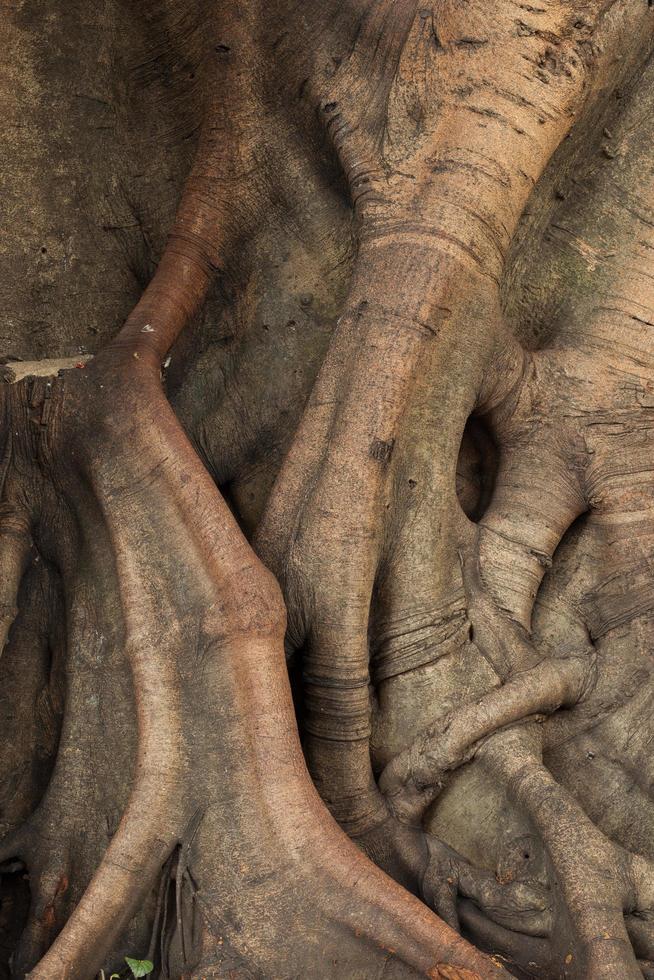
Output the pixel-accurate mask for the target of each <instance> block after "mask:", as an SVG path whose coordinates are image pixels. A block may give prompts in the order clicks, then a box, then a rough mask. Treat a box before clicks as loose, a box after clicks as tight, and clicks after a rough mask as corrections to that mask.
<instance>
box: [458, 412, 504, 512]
mask: <svg viewBox="0 0 654 980" xmlns="http://www.w3.org/2000/svg"><path fill="white" fill-rule="evenodd" d="M498 461H499V456H498V451H497V447H496V445H495V442H494V440H493V438H492V436H491V434H490V432H489V431H488V429H487V428H486V426H485V425H484V422H483V420H482V419H478V418H469V419H468V421H467V422H466V427H465V429H464V432H463V439H462V440H461V448H460V449H459V459H458V461H457V466H456V493H457V496H458V498H459V503H460V504H461V507H462V509H463V511H464V513H465V515H466V517H468V518H469V519H470V520H471V521H475V522H476V521H479V520H481V518H482V517H483V515H484V513H485V511H486V508H487V507H488V504H489V503H490V499H491V497H492V495H493V488H494V486H495V479H496V476H497V466H498Z"/></svg>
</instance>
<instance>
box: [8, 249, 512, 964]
mask: <svg viewBox="0 0 654 980" xmlns="http://www.w3.org/2000/svg"><path fill="white" fill-rule="evenodd" d="M168 261H170V260H168ZM177 261H179V260H177ZM181 261H182V263H184V262H185V261H188V260H186V259H182V260H181ZM189 267H190V268H191V270H192V271H193V268H194V267H193V264H192V261H191V262H190V266H189ZM169 271H170V265H169V264H168V263H167V262H165V263H162V266H160V272H159V277H158V279H156V280H155V282H154V283H153V287H152V290H151V292H150V293H149V294H146V297H145V298H144V303H143V305H142V307H141V308H140V309H138V310H137V311H136V312H135V315H134V318H133V319H132V321H130V322H129V323H128V324H127V325H126V328H125V331H124V332H123V334H122V335H121V337H120V338H119V341H118V343H117V344H116V346H115V347H114V348H112V349H109V350H107V351H106V352H105V353H104V354H102V355H100V356H99V357H97V358H95V359H94V360H93V361H91V362H89V363H88V364H87V365H86V366H85V367H84V368H82V369H80V370H73V371H69V372H65V373H63V374H62V375H60V376H59V377H57V378H55V379H45V380H40V379H26V380H25V381H22V382H19V383H17V384H15V385H12V386H8V387H5V389H4V391H3V396H4V411H5V418H6V419H7V420H8V421H9V423H10V426H11V431H12V432H14V433H17V434H18V442H16V441H14V443H13V447H14V453H15V454H16V457H15V458H14V459H13V460H12V462H11V466H10V471H11V473H12V474H13V475H14V476H15V484H14V486H17V487H18V492H17V493H16V494H14V495H13V496H12V495H11V494H10V495H9V497H8V500H7V505H8V506H9V507H10V506H12V505H13V504H14V497H15V498H16V500H18V501H19V502H20V501H25V500H26V501H28V505H29V507H28V510H27V513H26V517H27V518H28V523H27V525H26V527H29V531H30V535H31V536H32V537H33V538H34V540H35V542H36V544H37V547H38V548H39V550H40V551H42V552H43V554H44V555H46V556H47V558H48V560H49V561H50V562H52V563H53V564H54V565H56V566H57V567H58V568H59V569H60V570H61V574H62V578H63V583H64V592H65V596H66V606H67V610H68V616H69V636H68V642H69V652H68V657H69V658H71V660H70V667H69V680H68V690H67V696H66V712H65V719H64V724H63V729H62V736H61V744H60V749H59V753H58V757H57V763H56V766H55V772H54V774H53V777H52V780H51V782H50V785H49V788H48V791H47V793H46V796H45V797H44V799H43V800H42V801H41V803H40V805H39V807H38V808H37V810H36V811H35V812H34V814H33V815H32V817H31V818H30V819H29V820H28V821H27V822H26V823H25V824H24V825H22V826H21V827H20V828H19V829H18V830H17V831H16V833H15V834H13V835H10V837H9V838H8V839H7V840H6V841H5V842H4V844H3V846H2V853H1V854H0V858H1V859H2V860H6V859H9V858H14V857H19V858H21V859H22V860H24V861H25V863H26V864H27V866H28V868H29V869H30V871H31V872H32V905H31V911H30V918H29V922H28V925H27V928H26V931H25V933H24V941H23V944H22V946H21V949H20V950H19V953H18V958H17V963H18V964H19V969H20V970H25V969H29V968H30V967H31V972H30V976H33V977H35V978H36V977H38V978H44V980H45V978H48V980H51V978H52V977H60V976H61V977H64V976H65V977H66V978H67V980H70V978H80V980H82V978H88V977H89V976H91V975H92V974H93V973H94V972H95V971H96V970H97V969H98V968H99V967H100V966H102V965H107V963H106V957H108V956H110V955H112V953H113V951H114V950H115V949H116V947H117V944H118V945H119V944H120V941H121V934H122V933H124V930H125V929H126V928H128V926H129V925H130V920H132V927H134V928H135V931H133V932H132V933H131V935H132V938H133V939H134V940H136V939H139V941H140V942H141V943H143V942H144V939H145V933H144V928H145V927H146V925H147V922H146V923H144V922H143V921H142V917H143V914H144V903H145V907H147V903H146V900H147V899H148V896H149V895H150V893H151V892H152V890H153V889H156V886H157V881H158V878H159V877H160V875H161V873H162V868H163V867H164V865H165V864H166V862H167V861H168V860H169V858H170V857H171V855H172V854H173V852H174V851H175V849H176V848H178V849H179V851H178V856H177V858H176V859H175V860H174V862H173V863H174V866H175V867H176V883H175V894H176V900H177V903H178V904H177V908H176V911H175V914H174V915H172V917H171V916H170V915H169V914H167V912H166V911H165V903H164V911H163V913H161V914H160V915H159V916H158V918H159V928H160V929H161V930H163V931H164V932H165V931H169V933H170V935H169V937H168V940H167V941H166V943H164V949H165V951H166V955H165V960H166V962H164V963H161V964H160V967H161V969H162V970H163V971H164V972H165V971H168V972H169V973H170V975H171V976H178V975H181V974H182V973H185V974H190V975H192V976H198V977H200V976H212V975H215V976H220V975H223V974H224V972H225V970H228V969H234V968H236V969H237V970H238V971H241V970H242V971H245V972H246V973H248V971H253V972H254V973H256V974H259V973H264V974H265V975H271V974H272V975H280V976H283V975H290V974H293V975H297V974H298V973H299V974H301V975H303V976H330V975H333V976H343V975H348V976H358V975H361V976H368V975H370V971H371V969H379V970H385V971H386V972H387V975H389V976H390V975H392V976H397V977H400V976H410V975H415V974H416V973H422V974H423V975H428V976H434V977H438V976H446V977H447V976H450V977H457V976H459V975H461V976H465V975H466V974H465V970H468V971H470V972H471V975H475V976H476V975H479V976H483V977H491V976H498V977H499V976H501V975H503V971H502V970H501V968H500V967H498V966H496V965H495V964H493V963H492V962H491V961H490V960H488V959H487V958H485V957H483V956H482V955H481V954H478V953H477V952H476V951H474V950H473V949H472V948H471V947H470V946H469V945H468V944H466V943H465V942H464V941H463V940H461V939H460V937H458V936H457V935H456V933H454V932H453V931H452V930H451V929H449V928H448V927H447V926H446V925H445V924H443V923H441V922H439V920H438V919H436V918H435V917H434V916H433V915H432V914H430V913H429V912H428V911H427V910H426V909H425V908H424V906H421V905H420V903H418V902H416V901H415V900H414V899H412V898H411V897H410V896H408V895H407V894H406V893H404V892H403V891H402V890H401V889H400V888H399V887H398V886H397V885H395V884H393V883H392V882H390V881H389V880H388V879H386V878H385V876H384V875H383V874H382V872H380V871H379V870H378V869H376V868H375V867H374V865H372V864H371V863H370V862H369V861H368V860H367V859H366V858H365V857H364V856H363V855H362V854H361V852H360V851H358V850H357V849H356V848H355V847H354V845H353V844H351V843H350V842H349V841H348V840H347V838H346V837H345V836H344V835H343V833H342V832H341V831H340V830H338V828H337V826H336V825H335V824H334V823H333V821H332V820H331V818H330V817H329V816H328V815H327V813H326V811H325V810H324V808H323V805H322V803H321V802H320V800H319V798H318V796H317V794H316V792H315V790H314V789H313V787H312V786H311V783H310V780H309V778H308V775H307V773H306V770H305V767H304V762H303V759H302V754H301V750H300V746H299V741H298V737H297V730H296V724H295V718H294V714H293V708H292V702H291V697H290V690H289V685H288V679H287V676H286V668H285V662H284V656H283V644H282V641H283V633H284V626H285V617H284V609H283V605H282V602H281V598H280V596H279V592H278V590H277V586H276V584H275V583H274V580H273V579H272V577H271V576H270V574H269V573H268V572H267V571H266V570H265V569H264V568H263V567H262V566H261V565H260V564H259V562H258V560H257V559H256V558H255V556H254V554H253V553H252V551H251V550H250V549H249V547H248V545H247V543H246V542H245V540H244V538H243V537H242V535H241V533H240V531H239V530H238V527H237V525H236V523H235V521H234V518H233V517H232V516H231V514H230V512H229V509H228V508H227V507H226V505H225V504H224V502H223V501H222V499H221V498H220V495H219V494H218V493H217V491H216V489H215V487H214V485H213V483H212V482H211V480H210V478H209V476H208V474H207V473H206V472H205V471H204V470H203V468H202V467H201V465H200V464H199V462H198V460H197V457H196V456H195V454H194V452H193V450H192V449H191V447H190V445H189V444H188V442H187V441H186V439H185V437H184V435H183V433H182V431H181V429H180V427H179V425H178V423H177V421H176V419H175V417H174V415H173V413H172V411H171V410H170V408H169V406H168V404H167V403H166V401H165V399H164V396H163V393H162V391H161V387H160V382H159V360H160V358H161V356H162V355H163V353H165V350H166V349H167V347H168V345H169V343H170V340H171V337H172V335H173V334H174V331H175V330H176V329H178V328H179V324H181V323H183V322H185V320H186V318H187V316H188V309H187V307H186V306H185V303H184V299H183V297H182V300H181V301H179V299H177V298H176V297H173V302H172V303H171V302H169V303H168V305H167V306H166V307H165V308H164V314H167V319H160V314H159V313H158V309H157V306H156V302H155V300H156V297H157V291H158V290H162V281H163V290H162V292H163V293H164V295H165V296H166V297H169V296H170V292H169V291H168V290H169V287H168V286H167V279H166V277H167V276H168V275H169ZM178 278H179V277H178ZM181 281H182V282H186V283H187V284H188V282H189V279H188V277H186V279H184V277H181ZM196 281H199V282H203V281H206V280H203V278H202V276H201V275H199V276H198V278H197V279H196ZM189 288H191V287H189ZM153 294H154V299H153ZM146 317H147V319H146ZM144 320H145V325H146V326H150V324H151V322H152V323H153V324H154V326H153V327H152V329H149V330H145V329H144ZM159 323H161V324H162V328H161V331H158V330H157V327H158V326H159ZM118 405H119V406H120V408H119V409H117V406H118ZM25 474H27V476H25ZM36 485H38V486H39V494H38V496H34V497H32V496H31V494H30V493H29V489H30V487H34V486H36ZM37 500H38V508H37V507H36V501H37ZM25 541H27V536H26V537H25ZM21 555H22V551H21ZM19 557H20V556H19V555H18V554H17V553H15V552H12V557H11V561H12V563H13V564H12V565H11V567H12V568H13V569H15V574H13V578H12V576H9V580H10V581H12V580H13V581H15V582H17V581H18V578H19V570H20V567H21V565H20V563H19ZM20 561H22V558H20ZM89 573H90V577H89V578H87V575H89ZM96 585H99V586H100V587H101V588H103V590H104V591H103V592H102V593H98V592H97V591H96ZM11 601H12V602H13V603H14V604H15V596H14V597H13V598H12V599H11ZM96 605H97V607H98V608H97V610H96V611H95V612H93V608H94V607H95V606H96ZM112 622H113V628H112V635H111V636H110V637H109V638H108V639H109V642H108V643H107V637H106V636H103V635H102V631H103V630H104V629H107V628H108V627H109V624H110V623H112ZM118 624H120V625H118ZM109 628H110V629H111V627H109ZM114 644H115V647H114V646H113V645H114ZM80 647H81V651H80V652H82V653H83V658H82V659H84V658H85V659H86V661H87V662H86V664H85V665H83V664H82V663H78V662H76V650H77V649H79V648H80ZM121 660H122V665H123V670H124V671H127V670H129V676H130V677H131V684H130V685H128V687H129V688H130V691H129V693H127V696H125V692H124V691H122V692H117V691H116V688H115V686H114V685H115V683H116V679H115V673H116V671H117V669H118V665H119V663H120V662H121ZM80 668H82V669H80ZM89 680H90V686H89ZM125 680H126V675H125V674H123V682H124V681H125ZM80 685H81V686H80ZM93 695H95V697H94V698H93ZM116 695H117V712H118V715H119V724H118V728H117V733H116V737H115V738H112V736H111V735H109V736H108V739H109V746H110V748H111V750H112V751H114V752H115V758H114V761H115V762H117V763H118V765H119V766H120V769H121V771H120V773H119V778H120V779H121V780H122V782H123V783H124V784H125V783H128V782H131V790H130V795H129V799H128V801H127V803H126V806H125V809H124V812H123V813H122V816H121V818H120V823H119V825H118V827H117V829H116V831H115V833H114V834H113V836H112V837H111V840H110V842H109V844H108V847H107V848H106V852H105V853H99V854H97V855H96V856H97V859H98V861H99V863H98V866H97V868H95V869H93V870H94V873H93V875H92V877H91V880H90V881H88V880H87V878H88V875H89V870H90V869H89V864H90V857H89V855H88V854H87V853H86V852H87V851H89V850H90V851H91V853H92V852H93V851H94V848H95V849H96V850H97V848H98V843H97V841H96V840H94V841H93V845H94V846H93V847H90V848H85V847H82V848H81V852H80V854H76V853H75V847H74V843H73V842H74V841H75V838H76V837H78V836H79V835H83V831H84V826H85V823H86V820H87V818H88V806H84V804H85V803H86V804H88V797H85V796H84V794H83V788H84V777H85V774H86V776H87V777H89V778H88V781H89V784H90V785H93V786H94V787H95V793H94V796H93V804H94V806H93V809H94V811H95V815H94V820H95V819H98V818H100V820H101V819H102V814H103V811H104V813H105V814H106V812H107V808H110V807H112V806H115V803H116V798H115V797H114V794H113V787H112V785H111V783H110V785H109V786H108V787H107V789H108V790H109V792H108V794H107V795H108V798H107V797H106V796H105V794H104V793H103V792H102V787H101V786H100V785H99V784H98V778H97V777H98V773H97V771H96V772H94V771H93V769H92V766H85V765H84V762H83V761H82V762H81V764H80V758H79V754H80V747H81V745H82V744H84V739H85V737H86V735H87V732H86V731H85V724H86V723H88V721H89V712H88V706H89V702H91V704H92V705H93V707H94V708H95V710H97V706H98V704H101V702H102V699H103V698H104V697H114V696H116ZM132 698H133V705H134V708H133V710H134V715H135V720H136V726H137V739H136V755H135V758H134V762H133V765H132V760H131V751H130V750H131V744H129V743H131V742H132V741H133V736H134V733H133V730H132V731H131V732H130V730H129V723H128V722H129V717H128V720H127V721H126V720H125V715H127V716H129V711H130V705H131V704H132ZM121 715H122V717H121ZM126 732H127V735H128V737H127V743H128V744H127V745H123V744H121V743H122V741H123V739H124V736H125V733H126ZM90 761H91V760H89V762H90ZM71 780H72V781H73V783H77V784H79V786H78V788H77V789H76V791H75V792H74V793H71V785H72V783H71ZM111 782H113V781H111ZM96 807H97V809H96ZM82 858H84V859H82ZM166 892H167V886H166V885H165V884H164V893H166ZM244 896H245V898H244ZM189 903H190V906H189ZM180 905H181V907H180ZM137 913H140V915H141V921H139V920H138V917H137V919H136V920H134V918H133V917H134V916H136V915H137ZM146 918H147V917H146ZM139 937H140V938H139ZM123 941H124V940H123ZM48 946H49V949H47V947H48ZM46 949H47V951H46ZM39 955H41V956H42V958H41V959H40V961H39V962H38V963H36V964H34V960H35V959H37V958H38V956H39ZM376 961H377V962H378V966H376V967H375V966H371V964H373V963H375V962H376Z"/></svg>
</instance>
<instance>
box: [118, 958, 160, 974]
mask: <svg viewBox="0 0 654 980" xmlns="http://www.w3.org/2000/svg"><path fill="white" fill-rule="evenodd" d="M125 962H126V963H127V965H128V967H129V968H130V970H131V971H132V976H134V977H147V976H148V974H149V973H152V971H153V970H154V963H151V962H150V960H133V959H132V957H131V956H126V957H125Z"/></svg>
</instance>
